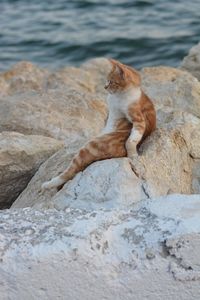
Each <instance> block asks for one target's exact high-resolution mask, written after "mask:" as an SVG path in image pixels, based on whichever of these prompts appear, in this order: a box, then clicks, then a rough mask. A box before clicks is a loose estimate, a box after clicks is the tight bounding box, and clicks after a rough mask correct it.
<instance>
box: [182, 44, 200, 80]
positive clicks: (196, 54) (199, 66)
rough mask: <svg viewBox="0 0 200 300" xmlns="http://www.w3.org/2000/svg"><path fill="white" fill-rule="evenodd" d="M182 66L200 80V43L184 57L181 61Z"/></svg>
mask: <svg viewBox="0 0 200 300" xmlns="http://www.w3.org/2000/svg"><path fill="white" fill-rule="evenodd" d="M181 68H182V69H183V70H187V71H188V72H190V73H191V74H192V75H193V76H195V77H196V78H197V79H198V80H200V43H198V44H197V45H195V46H193V47H192V48H191V49H190V51H189V53H188V55H187V56H186V57H184V59H183V61H182V63H181Z"/></svg>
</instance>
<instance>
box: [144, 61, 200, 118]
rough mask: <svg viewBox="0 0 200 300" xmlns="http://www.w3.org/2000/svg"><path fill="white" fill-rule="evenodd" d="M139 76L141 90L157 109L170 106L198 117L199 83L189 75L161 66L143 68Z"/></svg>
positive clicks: (199, 111)
mask: <svg viewBox="0 0 200 300" xmlns="http://www.w3.org/2000/svg"><path fill="white" fill-rule="evenodd" d="M141 75H142V80H143V88H144V90H145V91H146V93H147V95H149V96H150V97H151V98H152V99H153V100H154V103H155V104H156V107H157V108H161V109H163V110H165V108H166V107H167V106H170V107H172V108H173V109H174V110H179V111H180V110H181V111H187V112H190V113H192V114H194V115H196V116H197V117H200V101H199V98H200V82H199V81H198V80H197V79H196V78H195V77H194V76H192V75H191V74H190V73H188V72H186V71H183V70H179V69H175V68H170V67H162V66H161V67H151V68H144V69H143V70H142V72H141Z"/></svg>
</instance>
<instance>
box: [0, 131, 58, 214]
mask: <svg viewBox="0 0 200 300" xmlns="http://www.w3.org/2000/svg"><path fill="white" fill-rule="evenodd" d="M62 147H63V143H62V142H60V141H57V140H55V139H52V138H48V137H43V136H38V135H23V134H20V133H17V132H1V133H0V208H5V207H9V206H10V205H11V204H12V202H13V201H14V200H15V199H16V198H17V196H18V195H19V194H20V193H21V192H22V191H23V190H24V188H25V187H26V186H27V184H28V182H29V181H30V179H31V178H32V177H33V175H34V174H35V172H36V171H37V169H38V168H39V166H40V165H41V164H42V163H43V162H44V161H45V160H47V158H49V157H50V156H52V154H53V153H55V152H57V151H58V150H59V149H60V148H62Z"/></svg>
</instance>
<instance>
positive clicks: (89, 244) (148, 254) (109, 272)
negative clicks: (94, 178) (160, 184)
mask: <svg viewBox="0 0 200 300" xmlns="http://www.w3.org/2000/svg"><path fill="white" fill-rule="evenodd" d="M122 201H123V200H122ZM112 202H113V203H112V205H109V206H110V208H111V209H109V208H108V205H107V199H106V200H105V203H104V205H102V208H99V205H98V203H93V207H90V208H89V207H86V208H84V209H80V208H76V207H75V205H74V207H73V208H72V207H70V208H68V209H66V210H65V211H59V212H58V211H56V210H54V209H53V210H52V209H51V210H45V211H44V210H42V211H41V210H40V211H36V210H34V209H30V208H27V209H18V210H10V211H4V212H1V214H0V220H1V226H0V236H1V239H0V261H1V262H0V265H1V272H0V282H1V285H0V291H1V298H2V299H27V298H29V299H59V298H61V299H62V298H63V299H77V300H78V299H80V295H81V299H87V300H90V299H91V300H92V299H94V298H95V299H97V300H101V299H108V300H111V299H120V300H121V299H126V300H129V299H130V300H134V299H135V300H136V299H149V300H160V299H161V298H162V299H164V300H176V299H177V300H179V299H183V300H186V299H187V300H188V299H190V300H192V299H199V297H200V290H199V280H200V265H199V259H200V256H199V253H200V252H199V246H200V234H199V232H200V222H199V217H200V196H199V195H193V196H192V195H190V196H184V195H170V196H165V197H161V198H159V199H151V200H145V201H140V202H139V203H137V204H135V205H132V207H131V206H130V207H126V208H125V207H124V208H123V209H122V208H120V209H118V207H117V205H116V203H115V199H113V200H112ZM118 204H119V203H118ZM119 207H120V206H119Z"/></svg>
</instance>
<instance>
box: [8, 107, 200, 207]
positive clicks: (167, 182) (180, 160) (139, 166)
mask: <svg viewBox="0 0 200 300" xmlns="http://www.w3.org/2000/svg"><path fill="white" fill-rule="evenodd" d="M159 119H160V121H159ZM158 122H159V123H158V124H159V126H158V127H159V129H157V130H156V131H155V133H154V134H153V135H152V136H151V137H150V138H149V139H147V140H146V141H145V143H144V144H143V146H142V147H141V149H140V156H139V159H138V160H135V161H134V162H133V165H132V167H131V165H130V163H129V162H128V160H127V158H122V159H112V160H107V161H100V162H96V163H94V164H92V165H91V166H89V167H88V168H87V169H86V170H85V171H83V172H81V173H79V174H78V175H77V176H76V177H75V178H74V179H73V180H72V181H70V182H68V183H67V184H66V185H65V186H64V188H63V189H62V190H61V191H60V192H59V193H56V190H52V191H50V192H49V191H45V192H44V193H41V192H40V191H41V185H42V183H43V182H44V181H46V180H49V179H50V178H52V177H54V176H57V175H58V174H59V173H60V172H62V171H63V170H64V169H65V168H66V167H67V165H68V164H69V161H70V159H71V158H72V156H73V154H74V153H75V152H76V151H75V149H76V147H74V148H73V147H72V149H71V150H70V147H68V148H67V149H63V150H61V151H60V152H58V153H56V154H55V155H54V156H53V157H51V158H50V159H49V160H48V161H47V162H45V163H44V164H43V165H42V166H41V167H40V169H39V170H38V172H37V173H36V174H35V176H34V177H33V178H32V180H31V181H30V183H29V185H28V186H27V188H26V189H25V190H24V191H23V193H22V194H21V195H20V196H19V197H18V199H17V200H16V201H15V203H14V204H13V207H14V208H17V207H27V206H31V207H32V206H33V207H44V208H49V207H54V206H55V207H56V208H59V209H64V208H66V207H68V206H69V204H70V203H73V202H76V205H77V203H79V202H80V203H82V206H81V207H84V206H85V205H87V203H88V201H89V203H90V204H89V205H92V203H93V202H96V201H97V202H100V203H101V205H104V201H105V199H107V200H108V201H112V199H113V197H114V198H115V199H116V203H118V200H117V199H118V198H123V197H124V201H125V203H127V205H128V203H133V202H137V201H140V200H141V199H145V198H152V197H158V196H161V195H167V194H169V193H170V194H171V193H187V194H191V193H197V192H198V191H199V188H200V181H199V175H198V166H199V164H198V163H199V159H200V120H199V118H197V117H195V116H193V115H191V114H188V113H182V112H179V113H178V112H177V113H174V112H173V111H170V110H169V111H168V112H165V113H159V112H158ZM119 183H120V184H119ZM83 200H85V201H83ZM116 205H119V204H116Z"/></svg>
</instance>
